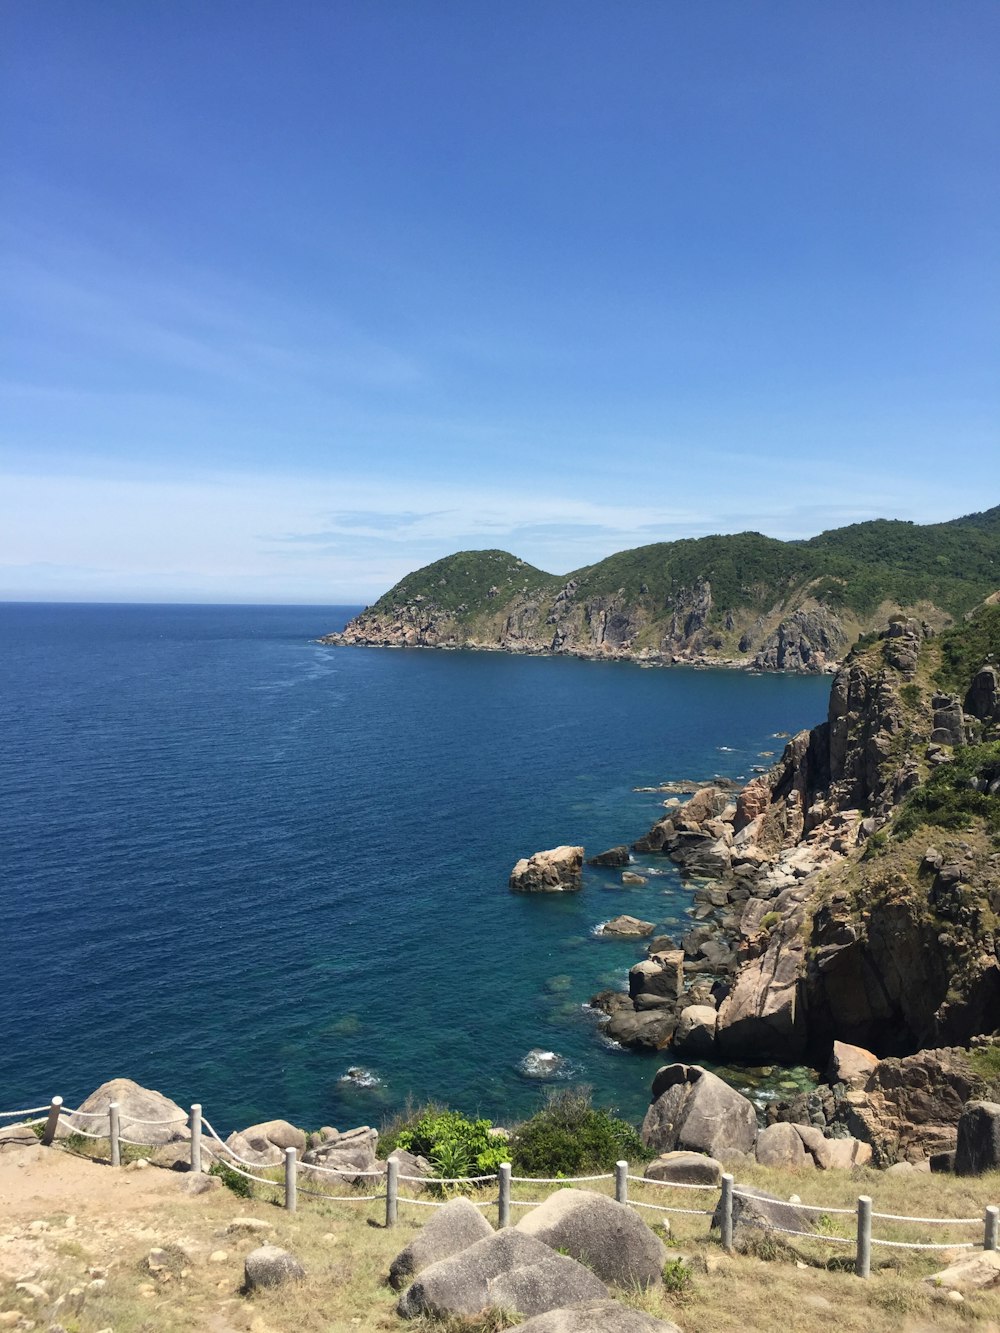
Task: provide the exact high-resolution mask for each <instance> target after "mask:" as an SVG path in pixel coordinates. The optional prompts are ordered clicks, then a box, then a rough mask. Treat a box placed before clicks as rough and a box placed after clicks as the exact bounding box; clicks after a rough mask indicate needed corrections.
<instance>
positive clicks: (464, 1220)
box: [389, 1199, 493, 1291]
mask: <svg viewBox="0 0 1000 1333" xmlns="http://www.w3.org/2000/svg"><path fill="white" fill-rule="evenodd" d="M492 1235H493V1228H492V1227H491V1226H490V1224H489V1222H487V1220H486V1218H485V1217H483V1215H482V1213H481V1212H480V1211H479V1209H478V1208H477V1207H476V1205H475V1204H474V1203H470V1202H469V1200H468V1199H452V1201H451V1202H450V1203H446V1204H445V1206H444V1207H443V1208H438V1209H436V1210H435V1212H434V1214H433V1216H432V1217H431V1219H430V1221H429V1222H427V1223H425V1224H424V1226H422V1227H421V1228H420V1230H419V1231H418V1232H417V1234H416V1235H415V1236H414V1238H413V1239H412V1240H411V1241H410V1243H409V1245H407V1246H406V1247H405V1248H404V1249H402V1250H400V1252H399V1254H397V1255H396V1257H395V1259H393V1261H392V1263H391V1265H390V1266H389V1285H390V1287H394V1288H395V1289H396V1291H401V1290H402V1289H403V1287H405V1286H406V1284H407V1283H408V1282H410V1281H412V1279H413V1278H414V1277H415V1276H416V1275H417V1273H421V1272H423V1270H424V1269H425V1268H429V1267H430V1266H431V1264H436V1263H439V1262H440V1261H441V1260H442V1259H450V1258H451V1256H452V1255H453V1254H459V1253H461V1251H462V1250H467V1249H468V1248H469V1246H470V1245H475V1243H476V1241H477V1240H482V1239H483V1238H484V1237H485V1236H492Z"/></svg>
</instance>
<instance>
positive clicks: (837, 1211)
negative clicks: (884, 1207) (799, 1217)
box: [733, 1190, 875, 1217]
mask: <svg viewBox="0 0 1000 1333" xmlns="http://www.w3.org/2000/svg"><path fill="white" fill-rule="evenodd" d="M756 1197H757V1196H756V1195H754V1194H741V1193H740V1192H739V1190H733V1198H734V1199H749V1200H750V1201H751V1202H752V1201H753V1200H754V1199H755V1198H756ZM782 1207H783V1208H795V1209H797V1210H798V1211H799V1212H801V1213H827V1214H829V1215H830V1216H834V1217H837V1216H839V1217H857V1215H858V1210H857V1209H856V1208H827V1207H825V1205H823V1204H821V1203H783V1204H782ZM872 1216H873V1217H874V1216H875V1214H874V1213H873V1214H872Z"/></svg>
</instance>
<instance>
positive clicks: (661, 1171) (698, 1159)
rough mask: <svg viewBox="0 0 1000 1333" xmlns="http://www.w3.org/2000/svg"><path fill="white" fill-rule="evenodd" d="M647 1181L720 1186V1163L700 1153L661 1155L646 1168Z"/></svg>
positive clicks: (644, 1173) (669, 1153)
mask: <svg viewBox="0 0 1000 1333" xmlns="http://www.w3.org/2000/svg"><path fill="white" fill-rule="evenodd" d="M643 1175H644V1176H645V1177H646V1179H647V1180H662V1181H666V1182H667V1183H669V1184H675V1185H712V1186H714V1187H715V1188H716V1189H718V1187H719V1186H720V1185H721V1184H722V1163H721V1162H719V1161H717V1160H716V1159H715V1158H714V1157H706V1156H705V1154H704V1153H700V1152H665V1153H661V1154H660V1155H659V1157H657V1158H656V1159H655V1160H654V1161H652V1162H650V1163H649V1165H648V1166H647V1167H646V1169H645V1171H644V1172H643Z"/></svg>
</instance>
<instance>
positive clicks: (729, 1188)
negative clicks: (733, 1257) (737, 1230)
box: [719, 1171, 733, 1254]
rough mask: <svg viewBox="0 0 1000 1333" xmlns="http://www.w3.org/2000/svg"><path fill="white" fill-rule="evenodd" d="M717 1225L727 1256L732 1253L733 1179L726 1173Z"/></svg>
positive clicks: (723, 1179)
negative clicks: (719, 1217)
mask: <svg viewBox="0 0 1000 1333" xmlns="http://www.w3.org/2000/svg"><path fill="white" fill-rule="evenodd" d="M719 1213H720V1215H721V1220H720V1223H719V1227H720V1230H721V1232H722V1248H723V1249H724V1250H725V1251H726V1253H727V1254H732V1252H733V1177H732V1176H731V1175H730V1174H729V1172H728V1171H727V1172H726V1173H725V1174H724V1175H723V1177H722V1195H721V1197H720V1199H719Z"/></svg>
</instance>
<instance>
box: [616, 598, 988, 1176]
mask: <svg viewBox="0 0 1000 1333" xmlns="http://www.w3.org/2000/svg"><path fill="white" fill-rule="evenodd" d="M676 800H677V798H676V797H675V798H674V801H673V802H672V803H671V806H670V808H669V809H668V810H667V811H666V812H665V813H664V815H663V816H662V817H661V818H659V819H658V820H657V821H656V823H655V824H654V825H653V826H652V828H650V829H649V830H648V832H647V833H645V834H644V835H643V836H642V837H640V838H639V839H637V840H636V842H635V843H634V844H633V850H634V851H635V852H636V853H640V854H642V855H644V856H645V857H649V856H653V857H656V856H664V857H668V858H669V859H670V860H672V861H673V862H674V863H675V864H677V865H678V866H679V867H680V868H681V871H682V873H683V875H684V876H685V877H686V879H687V880H688V881H689V883H690V885H691V887H692V891H693V916H694V920H693V922H692V924H691V926H690V928H689V929H688V930H687V931H686V932H685V933H683V935H682V936H681V937H680V938H677V939H673V938H670V937H666V936H659V937H656V938H654V939H652V940H650V941H649V943H648V945H647V948H646V957H645V958H644V959H642V960H641V961H639V962H637V963H636V965H635V966H634V967H633V968H632V969H631V971H630V973H629V978H628V990H627V992H626V991H605V992H602V993H601V994H599V995H597V996H595V997H594V999H593V1001H592V1003H593V1005H594V1006H595V1007H596V1008H597V1009H599V1010H600V1011H601V1012H603V1013H604V1014H605V1015H606V1019H605V1028H606V1031H607V1034H608V1035H609V1036H610V1037H612V1038H613V1039H615V1040H617V1041H618V1042H620V1043H621V1044H623V1045H626V1046H633V1047H636V1048H638V1049H656V1050H664V1051H668V1050H669V1051H672V1052H674V1053H675V1054H676V1055H677V1056H678V1057H680V1058H684V1059H687V1058H697V1059H707V1060H711V1061H726V1062H736V1063H743V1064H748V1065H755V1064H760V1063H762V1062H768V1063H770V1062H777V1063H795V1062H798V1061H801V1060H804V1059H806V1060H809V1061H811V1062H812V1063H813V1064H814V1065H817V1066H818V1067H820V1068H825V1067H827V1065H828V1064H829V1062H830V1060H831V1051H832V1050H834V1049H836V1047H835V1044H837V1043H840V1044H842V1045H843V1048H844V1049H846V1048H848V1047H849V1048H850V1049H851V1050H855V1049H856V1048H860V1050H861V1052H862V1054H861V1055H860V1056H858V1055H855V1056H854V1057H853V1058H854V1059H855V1061H858V1060H860V1061H861V1069H860V1070H855V1071H854V1073H853V1074H852V1076H851V1078H846V1077H841V1076H840V1074H839V1073H838V1072H837V1071H834V1074H833V1076H832V1077H831V1081H830V1083H829V1084H828V1085H827V1086H826V1090H825V1091H824V1090H820V1091H818V1092H817V1093H815V1094H809V1097H810V1098H811V1100H809V1101H808V1102H806V1101H802V1104H801V1105H796V1106H793V1107H791V1109H789V1108H788V1107H782V1106H780V1105H778V1106H776V1107H772V1108H771V1109H770V1111H769V1114H770V1115H771V1116H772V1117H776V1118H777V1119H778V1120H781V1119H782V1118H785V1119H787V1118H788V1116H789V1115H792V1116H793V1117H794V1118H795V1119H800V1118H801V1120H802V1121H803V1123H806V1124H812V1125H813V1126H814V1127H818V1126H822V1127H824V1128H825V1129H826V1130H829V1131H833V1132H836V1133H837V1134H841V1135H848V1134H849V1135H851V1136H856V1137H858V1138H859V1139H861V1140H863V1141H864V1142H865V1143H867V1144H868V1145H869V1146H870V1148H871V1150H872V1152H873V1153H874V1155H875V1157H876V1159H877V1160H879V1161H883V1162H885V1161H892V1160H895V1159H896V1158H897V1157H903V1158H905V1156H906V1155H907V1154H908V1153H909V1152H910V1151H911V1149H912V1147H913V1144H915V1143H918V1142H919V1144H920V1152H921V1153H923V1155H924V1156H928V1155H931V1154H933V1153H934V1152H938V1151H940V1152H946V1151H950V1150H951V1149H953V1148H954V1140H955V1132H956V1125H957V1118H958V1113H959V1111H960V1108H961V1106H962V1104H963V1103H964V1102H965V1101H967V1100H968V1099H969V1098H970V1097H971V1096H974V1095H975V1094H976V1091H977V1089H978V1090H979V1091H982V1088H983V1086H984V1083H983V1080H984V1078H986V1077H987V1076H988V1075H990V1074H991V1071H992V1069H993V1060H994V1055H993V1054H984V1052H985V1051H987V1049H988V1050H989V1051H990V1052H992V1051H993V1048H992V1047H991V1046H989V1039H990V1037H991V1036H992V1034H993V1033H994V1032H995V1031H996V1030H997V1028H998V1027H1000V933H998V916H997V914H998V912H1000V596H994V597H992V598H990V599H989V600H988V601H987V602H986V603H985V604H983V605H982V606H981V607H980V608H979V609H978V610H977V611H975V612H974V613H973V614H972V615H971V616H970V617H969V618H968V619H967V620H966V621H964V622H963V623H962V625H961V626H959V627H957V628H955V629H952V630H949V631H947V632H945V633H943V634H941V635H935V634H934V633H933V632H932V631H931V630H930V629H929V627H928V626H927V625H926V624H925V623H922V622H919V621H917V620H914V619H912V618H905V617H900V618H897V619H894V620H893V621H892V622H891V623H890V624H889V625H888V626H887V627H885V628H884V629H883V630H882V631H881V632H880V633H879V634H878V635H872V636H869V637H868V638H867V639H865V640H862V641H861V642H860V643H859V644H858V645H857V646H856V647H855V649H854V650H853V651H852V652H851V654H850V655H849V657H848V658H847V660H846V661H845V662H844V664H843V666H842V667H841V668H840V670H839V671H838V672H837V674H836V676H835V678H834V680H833V683H832V689H831V695H830V704H829V711H828V716H827V719H826V720H825V721H824V722H823V723H821V724H820V725H819V726H817V727H814V728H813V729H812V730H811V731H803V732H801V733H800V734H798V735H797V736H794V737H792V738H791V739H790V740H789V741H788V744H787V745H786V747H785V750H784V752H783V754H782V756H781V758H780V760H779V761H778V763H777V764H775V765H774V767H773V768H772V769H771V770H770V771H768V772H766V773H763V774H760V775H758V776H757V777H755V778H754V779H753V781H751V782H749V783H748V784H747V785H746V786H745V787H743V788H742V789H738V790H736V791H734V790H732V789H731V788H730V787H728V786H719V785H716V784H707V783H706V784H703V785H701V786H700V787H699V788H698V790H696V791H695V792H694V794H693V795H691V796H690V797H689V799H687V800H686V801H685V802H683V803H675V802H676ZM613 850H614V851H618V850H620V849H613ZM973 1042H977V1043H980V1045H978V1046H977V1047H976V1048H975V1049H974V1050H973V1052H972V1054H970V1052H969V1049H968V1048H969V1046H970V1043H973ZM984 1042H985V1043H986V1045H983V1043H984ZM866 1062H868V1063H866ZM997 1063H998V1065H1000V1052H998V1053H997ZM860 1073H863V1074H864V1077H863V1078H860ZM800 1100H802V1099H800ZM907 1126H909V1128H907ZM914 1126H918V1127H919V1128H917V1129H914V1128H913V1127H914Z"/></svg>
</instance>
